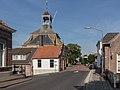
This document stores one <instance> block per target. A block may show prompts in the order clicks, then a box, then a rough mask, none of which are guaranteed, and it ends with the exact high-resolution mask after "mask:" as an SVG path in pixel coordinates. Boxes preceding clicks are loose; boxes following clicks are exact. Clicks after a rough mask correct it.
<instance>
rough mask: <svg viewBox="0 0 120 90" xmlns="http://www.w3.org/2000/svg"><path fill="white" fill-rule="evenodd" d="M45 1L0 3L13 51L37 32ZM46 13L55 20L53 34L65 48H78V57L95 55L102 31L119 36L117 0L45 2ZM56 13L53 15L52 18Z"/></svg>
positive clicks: (7, 0)
mask: <svg viewBox="0 0 120 90" xmlns="http://www.w3.org/2000/svg"><path fill="white" fill-rule="evenodd" d="M45 8H46V6H45V0H0V19H1V20H3V22H5V23H6V24H7V25H8V26H10V27H11V28H13V29H15V30H17V31H16V32H15V33H14V34H13V48H16V47H21V45H23V44H24V42H25V41H26V40H28V38H29V37H30V34H31V33H32V32H34V31H36V30H38V29H39V28H41V24H42V22H41V21H42V19H41V15H42V14H43V13H44V11H45ZM48 11H49V13H50V14H51V15H52V16H55V18H54V21H53V23H52V26H53V31H55V32H56V33H58V34H59V36H60V37H61V40H62V41H64V43H65V45H67V44H68V43H74V44H78V45H80V46H81V50H82V54H83V55H84V54H89V53H96V43H97V42H98V40H100V39H101V38H102V33H101V32H99V31H96V30H94V29H89V30H87V29H84V28H85V27H93V28H96V29H99V30H102V31H103V34H104V35H105V34H107V33H109V32H120V0H48ZM55 13H56V15H55Z"/></svg>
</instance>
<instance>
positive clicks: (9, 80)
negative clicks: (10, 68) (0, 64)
mask: <svg viewBox="0 0 120 90" xmlns="http://www.w3.org/2000/svg"><path fill="white" fill-rule="evenodd" d="M29 80H31V77H29V78H25V77H24V76H23V75H4V76H3V75H1V77H0V89H1V88H6V87H8V86H12V85H15V84H19V83H22V82H26V81H29Z"/></svg>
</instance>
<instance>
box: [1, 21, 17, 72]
mask: <svg viewBox="0 0 120 90" xmlns="http://www.w3.org/2000/svg"><path fill="white" fill-rule="evenodd" d="M15 31H16V30H14V29H12V28H10V27H9V26H7V25H6V24H5V23H4V22H3V21H2V20H0V72H1V71H9V70H11V64H12V33H13V32H15Z"/></svg>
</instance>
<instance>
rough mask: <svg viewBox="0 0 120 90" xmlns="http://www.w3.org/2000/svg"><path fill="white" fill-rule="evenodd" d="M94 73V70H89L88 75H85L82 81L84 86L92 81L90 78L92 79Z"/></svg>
mask: <svg viewBox="0 0 120 90" xmlns="http://www.w3.org/2000/svg"><path fill="white" fill-rule="evenodd" d="M94 72H95V70H90V72H89V74H88V75H87V77H86V79H85V80H84V84H86V83H89V82H91V81H92V77H93V73H94Z"/></svg>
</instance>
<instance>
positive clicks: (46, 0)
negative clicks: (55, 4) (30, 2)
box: [45, 0, 48, 10]
mask: <svg viewBox="0 0 120 90" xmlns="http://www.w3.org/2000/svg"><path fill="white" fill-rule="evenodd" d="M45 4H46V10H48V0H46V3H45Z"/></svg>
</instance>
